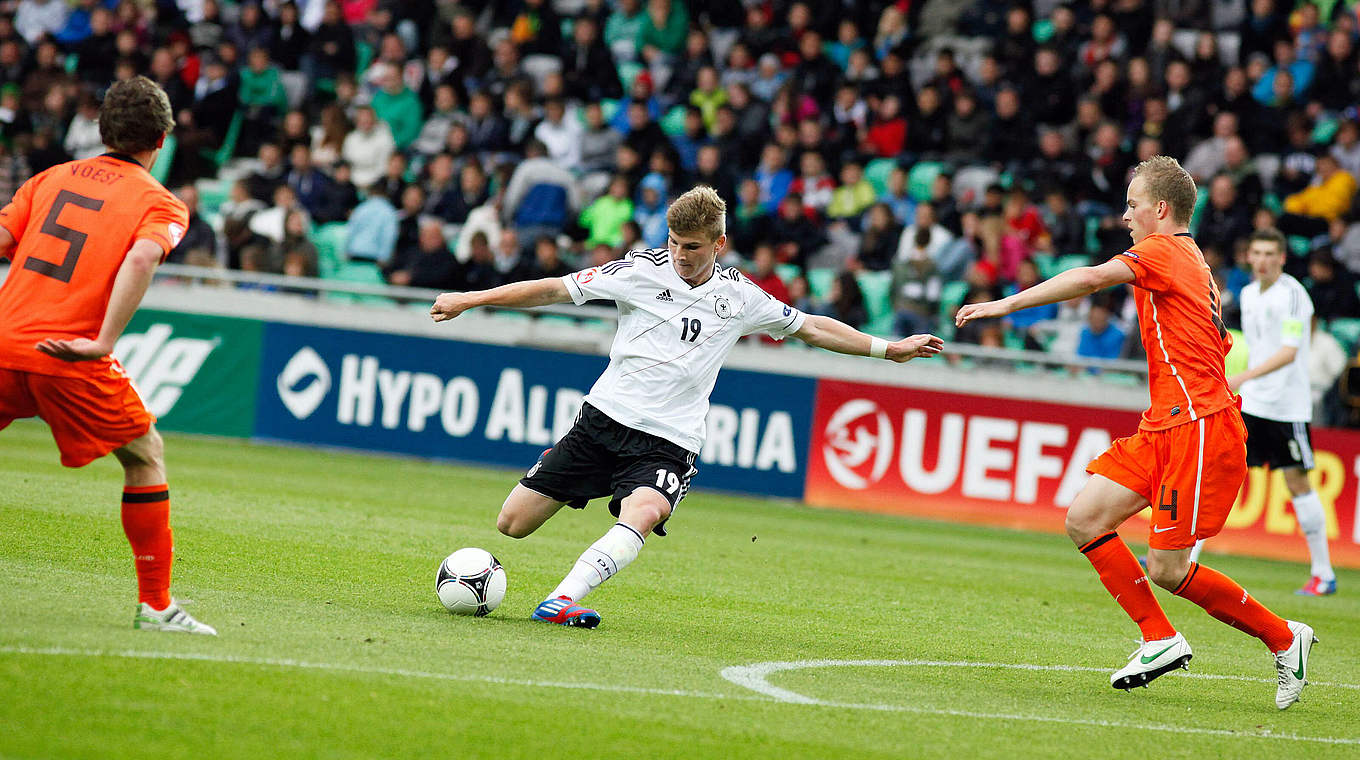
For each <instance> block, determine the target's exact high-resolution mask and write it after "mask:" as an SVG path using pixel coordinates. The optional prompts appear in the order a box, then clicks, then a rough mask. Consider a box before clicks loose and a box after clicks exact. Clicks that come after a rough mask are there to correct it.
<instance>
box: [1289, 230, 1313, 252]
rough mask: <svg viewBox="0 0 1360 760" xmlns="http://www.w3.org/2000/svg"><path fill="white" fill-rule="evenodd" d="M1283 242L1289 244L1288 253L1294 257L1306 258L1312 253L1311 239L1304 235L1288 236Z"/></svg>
mask: <svg viewBox="0 0 1360 760" xmlns="http://www.w3.org/2000/svg"><path fill="white" fill-rule="evenodd" d="M1285 242H1286V243H1288V244H1289V252H1290V253H1291V254H1293V255H1295V256H1300V257H1303V256H1307V255H1308V254H1310V253H1312V252H1313V239H1312V238H1310V237H1306V236H1304V235H1288V236H1286V237H1285Z"/></svg>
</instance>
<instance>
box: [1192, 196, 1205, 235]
mask: <svg viewBox="0 0 1360 760" xmlns="http://www.w3.org/2000/svg"><path fill="white" fill-rule="evenodd" d="M1208 204H1209V188H1208V187H1207V186H1206V185H1200V186H1199V187H1197V188H1195V210H1194V211H1193V212H1192V213H1191V214H1190V234H1192V235H1195V234H1198V233H1199V220H1200V219H1201V218H1202V217H1203V216H1204V214H1202V213H1200V212H1202V211H1204V207H1205V206H1207V205H1208Z"/></svg>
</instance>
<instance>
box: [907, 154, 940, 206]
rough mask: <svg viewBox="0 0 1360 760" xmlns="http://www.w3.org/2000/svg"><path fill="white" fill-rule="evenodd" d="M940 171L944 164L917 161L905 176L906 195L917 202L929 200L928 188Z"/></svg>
mask: <svg viewBox="0 0 1360 760" xmlns="http://www.w3.org/2000/svg"><path fill="white" fill-rule="evenodd" d="M942 171H944V164H943V163H940V162H939V161H917V162H916V165H915V166H912V167H911V173H909V174H908V175H907V195H910V196H911V199H912V200H914V201H917V202H920V201H928V200H930V186H931V185H933V184H935V178H936V177H938V176H939V175H940V172H942Z"/></svg>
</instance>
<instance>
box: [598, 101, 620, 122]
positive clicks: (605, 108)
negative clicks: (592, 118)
mask: <svg viewBox="0 0 1360 760" xmlns="http://www.w3.org/2000/svg"><path fill="white" fill-rule="evenodd" d="M618 112H619V101H617V100H615V99H614V98H605V99H603V100H601V101H600V115H602V116H603V117H604V121H605V123H606V124H608V123H609V120H610V119H612V118H614V114H616V113H618Z"/></svg>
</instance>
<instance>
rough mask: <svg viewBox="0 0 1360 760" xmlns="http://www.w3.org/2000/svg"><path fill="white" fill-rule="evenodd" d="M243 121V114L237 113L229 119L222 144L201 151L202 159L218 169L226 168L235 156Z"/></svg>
mask: <svg viewBox="0 0 1360 760" xmlns="http://www.w3.org/2000/svg"><path fill="white" fill-rule="evenodd" d="M245 119H246V117H245V114H243V113H241V112H240V111H237V112H236V114H235V115H234V116H232V117H231V123H230V124H228V125H227V133H226V135H224V136H223V137H222V144H221V145H219V146H218V147H217V148H204V149H203V153H202V155H203V157H204V158H206V159H208V160H210V161H212V162H213V164H214V165H215V166H216V167H217V168H218V169H221V168H222V167H223V166H226V165H227V162H228V161H230V160H231V159H232V156H235V155H236V141H237V140H238V139H239V138H240V137H241V124H242V123H243V122H245Z"/></svg>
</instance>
